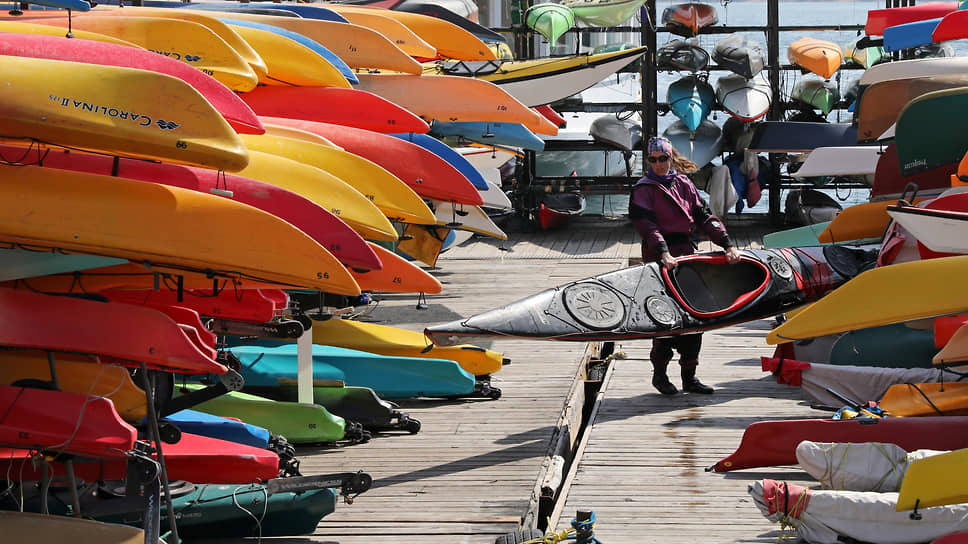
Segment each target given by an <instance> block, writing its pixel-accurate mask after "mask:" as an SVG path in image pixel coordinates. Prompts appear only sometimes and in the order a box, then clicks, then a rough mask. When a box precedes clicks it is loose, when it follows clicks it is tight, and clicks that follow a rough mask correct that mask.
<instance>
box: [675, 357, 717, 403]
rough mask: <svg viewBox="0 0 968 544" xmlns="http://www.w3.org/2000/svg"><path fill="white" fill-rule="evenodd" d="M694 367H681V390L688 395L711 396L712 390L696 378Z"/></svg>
mask: <svg viewBox="0 0 968 544" xmlns="http://www.w3.org/2000/svg"><path fill="white" fill-rule="evenodd" d="M680 364H682V363H680ZM696 366H697V365H684V366H682V390H683V391H688V392H690V393H699V394H702V395H712V394H713V391H714V389H713V388H712V387H709V386H708V385H706V384H704V383H702V382H701V381H699V379H698V378H696Z"/></svg>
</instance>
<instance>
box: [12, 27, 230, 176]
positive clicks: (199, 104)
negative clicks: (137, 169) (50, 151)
mask: <svg viewBox="0 0 968 544" xmlns="http://www.w3.org/2000/svg"><path fill="white" fill-rule="evenodd" d="M112 19H119V18H118V17H112ZM0 72H2V73H3V80H4V83H5V85H3V86H0V137H2V138H6V139H33V140H39V141H41V142H46V143H50V144H54V145H59V146H64V147H73V148H79V149H84V150H88V151H94V152H98V153H107V154H109V155H120V156H124V157H133V158H139V159H150V160H156V161H163V162H172V163H179V164H187V165H195V166H202V167H205V168H213V169H219V170H228V171H237V170H241V169H242V168H244V167H245V165H246V163H247V162H248V153H247V151H246V149H245V146H244V145H243V144H242V140H240V139H239V137H238V135H237V134H236V133H235V130H233V129H232V127H231V126H229V124H228V122H226V121H225V119H224V118H223V117H222V116H221V114H219V113H218V111H216V110H215V108H213V107H212V105H211V104H209V103H208V101H207V100H205V98H204V97H202V95H201V94H199V93H198V91H196V90H195V89H194V88H192V87H191V86H190V85H189V84H187V83H185V82H184V81H182V80H180V79H177V78H174V77H171V76H168V75H164V74H159V73H157V72H150V71H146V70H137V69H134V68H119V67H115V66H105V65H95V64H86V63H80V62H67V61H56V60H47V59H35V58H26V57H11V56H2V57H0ZM65 75H69V77H65Z"/></svg>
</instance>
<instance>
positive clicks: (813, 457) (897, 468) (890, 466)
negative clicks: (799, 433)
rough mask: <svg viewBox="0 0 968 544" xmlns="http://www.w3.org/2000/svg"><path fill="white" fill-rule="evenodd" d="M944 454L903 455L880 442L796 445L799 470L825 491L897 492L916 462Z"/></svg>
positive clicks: (808, 443)
mask: <svg viewBox="0 0 968 544" xmlns="http://www.w3.org/2000/svg"><path fill="white" fill-rule="evenodd" d="M939 453H945V452H944V451H938V450H915V451H912V452H907V451H905V449H904V448H902V447H901V446H898V445H897V444H887V443H883V442H861V443H845V442H811V441H810V440H804V441H803V442H800V444H798V445H797V462H798V463H800V468H802V469H803V470H804V472H806V473H807V474H809V475H811V476H813V477H814V478H815V479H816V480H817V481H818V482H820V485H822V486H823V488H824V489H839V490H844V491H877V492H881V493H885V492H892V491H894V492H896V491H899V490H900V489H901V482H903V481H904V474H905V473H906V472H907V469H908V467H909V466H910V465H911V463H913V462H914V461H916V460H918V459H924V458H925V457H931V456H933V455H938V454H939Z"/></svg>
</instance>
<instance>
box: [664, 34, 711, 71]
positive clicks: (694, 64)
mask: <svg viewBox="0 0 968 544" xmlns="http://www.w3.org/2000/svg"><path fill="white" fill-rule="evenodd" d="M655 63H656V67H657V68H659V69H668V70H681V71H686V72H702V71H703V70H705V69H706V68H707V67H708V66H709V53H708V52H707V51H706V50H705V49H703V48H702V47H699V46H698V45H694V44H691V43H689V42H687V41H685V40H672V41H669V42H666V43H665V44H663V45H662V46H661V47H659V49H657V50H656V52H655Z"/></svg>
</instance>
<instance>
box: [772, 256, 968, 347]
mask: <svg viewBox="0 0 968 544" xmlns="http://www.w3.org/2000/svg"><path fill="white" fill-rule="evenodd" d="M966 267H968V255H959V256H956V257H943V258H940V259H929V260H926V261H913V262H908V263H901V264H892V265H890V266H884V267H880V268H875V269H873V270H868V271H866V272H862V273H861V274H859V275H857V276H856V277H855V278H853V279H851V280H850V281H848V282H847V283H845V284H843V285H841V286H840V287H838V288H837V289H835V290H833V291H832V292H831V293H830V294H828V295H826V296H825V297H823V298H821V299H820V300H818V301H816V302H814V303H813V305H811V306H810V307H809V308H807V309H806V310H804V311H802V312H800V313H799V314H797V315H796V316H795V317H793V318H792V319H790V320H788V321H787V322H786V323H784V324H782V325H780V326H779V327H777V328H775V329H773V331H771V332H770V333H769V334H768V335H767V337H766V341H767V343H769V344H779V343H782V342H787V341H790V340H802V339H805V338H814V337H817V336H824V335H827V334H834V333H838V332H845V331H850V330H857V329H867V328H870V327H879V326H881V325H889V324H891V323H901V322H904V321H912V320H914V319H922V318H926V317H937V316H941V315H949V314H957V313H962V312H965V311H968V292H966V291H965V290H963V289H959V288H958V286H959V285H961V283H963V281H964V275H965V270H966V269H968V268H966Z"/></svg>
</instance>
